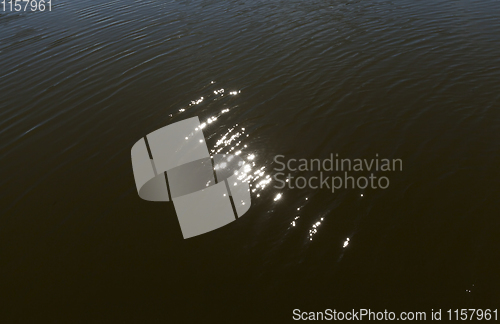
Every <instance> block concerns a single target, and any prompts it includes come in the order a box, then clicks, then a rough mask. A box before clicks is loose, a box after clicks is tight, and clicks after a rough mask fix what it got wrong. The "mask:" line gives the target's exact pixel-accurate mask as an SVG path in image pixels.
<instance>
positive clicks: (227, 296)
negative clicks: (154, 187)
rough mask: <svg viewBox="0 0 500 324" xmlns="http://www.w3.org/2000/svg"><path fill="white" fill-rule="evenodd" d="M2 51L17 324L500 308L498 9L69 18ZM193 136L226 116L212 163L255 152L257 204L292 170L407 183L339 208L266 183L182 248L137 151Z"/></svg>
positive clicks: (320, 194) (4, 236)
mask: <svg viewBox="0 0 500 324" xmlns="http://www.w3.org/2000/svg"><path fill="white" fill-rule="evenodd" d="M0 31H1V34H0V59H1V66H0V161H1V162H0V163H1V168H0V184H1V195H0V213H1V217H0V260H1V261H0V278H1V279H0V291H2V294H5V295H4V297H5V298H2V299H3V300H4V302H2V307H5V310H4V311H2V314H4V315H2V316H3V317H6V318H9V319H11V318H12V319H13V322H16V321H19V322H23V321H24V320H28V319H29V320H30V322H41V321H42V319H50V320H51V321H58V320H62V321H64V322H66V323H68V322H85V323H89V322H99V321H102V322H106V323H110V322H112V321H111V320H112V319H113V320H115V321H119V320H120V321H122V320H130V319H134V320H137V321H138V322H141V321H142V322H145V323H150V322H162V323H164V322H169V321H170V322H173V323H176V322H180V321H179V319H183V320H185V321H190V320H196V321H202V320H203V321H211V320H214V319H218V321H219V322H226V321H227V320H229V319H233V321H232V322H235V321H234V319H239V321H240V322H245V321H247V320H250V319H254V318H255V319H259V320H260V322H266V321H270V319H271V318H272V319H273V320H274V321H275V322H282V321H286V320H291V318H292V310H293V309H294V308H300V309H302V310H306V311H318V310H323V309H325V308H332V309H333V308H336V309H340V310H348V309H351V308H369V307H371V308H373V309H379V310H380V309H381V310H383V309H385V308H387V309H389V310H393V311H398V310H406V311H430V309H431V308H434V309H437V308H443V309H448V308H450V307H451V308H457V307H474V308H483V309H484V308H488V307H498V306H499V305H500V293H499V291H500V283H499V280H498V275H499V272H500V260H499V253H500V235H499V234H500V218H499V211H500V200H499V197H500V189H499V183H500V171H499V165H500V136H499V135H500V2H498V1H495V0H483V1H467V0H460V1H444V0H434V1H410V0H400V1H395V0H394V1H376V0H375V1H347V0H339V1H315V0H312V1H297V0H289V1H275V0H268V1H211V0H209V1H199V0H194V1H167V0H155V1H128V0H123V1H101V0H96V1H71V0H60V1H57V2H55V3H54V6H53V11H52V12H50V13H49V12H36V13H22V14H16V13H1V14H0ZM221 89H224V92H222V91H220V90H221ZM232 91H236V92H237V94H236V95H234V93H233V94H230V92H232ZM240 91H241V92H240ZM201 98H203V100H202V101H199V100H200V99H201ZM193 101H194V103H193V104H191V105H190V103H191V102H193ZM221 111H226V112H225V113H223V114H221ZM192 116H199V117H200V119H201V120H202V121H206V120H207V119H208V118H210V117H213V116H219V117H218V119H217V120H216V121H215V122H213V123H211V124H209V125H208V126H207V127H206V128H205V129H204V134H205V137H206V138H207V143H208V146H209V149H218V148H219V147H217V148H216V146H217V144H216V143H217V141H218V140H219V139H220V138H221V137H223V136H224V134H226V133H227V132H228V130H229V129H233V128H234V130H233V133H232V134H236V133H238V132H239V133H240V136H239V137H238V138H235V140H234V142H233V144H234V143H236V142H240V141H241V144H240V145H239V146H238V149H241V150H242V156H245V157H246V156H248V155H254V156H255V159H254V160H253V162H254V163H255V165H254V168H255V170H257V169H258V170H261V169H262V168H264V169H262V170H263V171H262V172H263V173H262V177H261V178H259V179H253V180H252V182H251V183H252V184H253V188H256V185H257V184H258V183H259V182H260V181H261V180H262V179H265V177H266V176H268V175H269V176H270V177H272V176H273V175H274V174H275V172H274V171H273V168H274V167H275V166H276V165H275V164H274V163H273V159H274V156H275V155H277V154H281V155H285V156H287V157H290V158H307V159H313V158H327V157H329V156H330V154H331V153H334V154H335V153H338V154H339V155H340V156H342V157H348V158H351V159H354V158H373V157H374V156H375V154H379V155H380V156H381V157H386V158H400V159H402V160H403V171H402V172H395V173H393V174H391V175H390V181H391V182H390V187H389V188H388V189H385V190H380V189H378V190H360V189H344V190H339V191H337V192H335V193H334V194H332V193H331V192H330V191H328V190H325V189H323V190H320V189H318V190H312V189H304V190H297V189H295V190H291V189H284V190H277V189H275V188H273V186H274V183H273V181H271V183H269V184H268V185H267V186H266V187H265V188H264V189H262V188H260V187H259V188H256V189H258V190H256V191H255V192H254V193H253V194H252V208H251V209H250V211H249V212H248V213H247V214H246V215H245V216H244V217H243V218H242V219H240V220H239V221H237V222H234V223H232V224H230V225H228V226H226V227H224V228H221V229H219V230H217V231H214V232H211V233H209V234H205V235H202V236H199V237H196V238H193V239H189V240H183V239H182V235H181V231H180V228H179V224H178V221H177V218H176V216H175V211H174V208H173V206H172V205H171V204H168V203H151V202H147V201H143V200H141V199H140V198H139V197H138V195H137V192H136V189H135V184H134V178H133V174H132V168H131V162H130V149H131V147H132V145H133V144H134V143H135V142H136V141H137V140H138V139H139V138H141V137H142V136H144V135H146V134H148V133H150V132H152V131H154V130H156V129H158V128H160V127H163V126H165V125H167V124H169V123H172V122H176V121H179V120H182V119H185V118H188V117H192ZM243 128H244V130H243ZM243 131H244V132H243ZM247 135H248V136H247ZM233 144H230V145H228V146H227V147H223V151H224V152H229V151H230V149H231V147H234V146H233ZM245 145H246V147H245ZM297 175H298V174H297ZM278 193H281V194H282V198H281V199H279V200H277V201H275V200H274V198H275V197H276V195H277V194H278ZM361 194H363V196H361ZM296 217H299V218H296ZM321 219H323V220H321ZM293 221H295V226H293V225H292V222H293ZM317 222H320V223H321V224H320V226H319V227H317V229H316V232H315V234H314V235H313V236H312V237H311V235H310V231H311V230H313V229H314V227H313V225H314V224H316V223H317ZM347 238H349V245H348V246H346V247H345V248H344V247H343V245H344V242H345V241H346V240H347ZM8 322H9V321H8Z"/></svg>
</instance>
